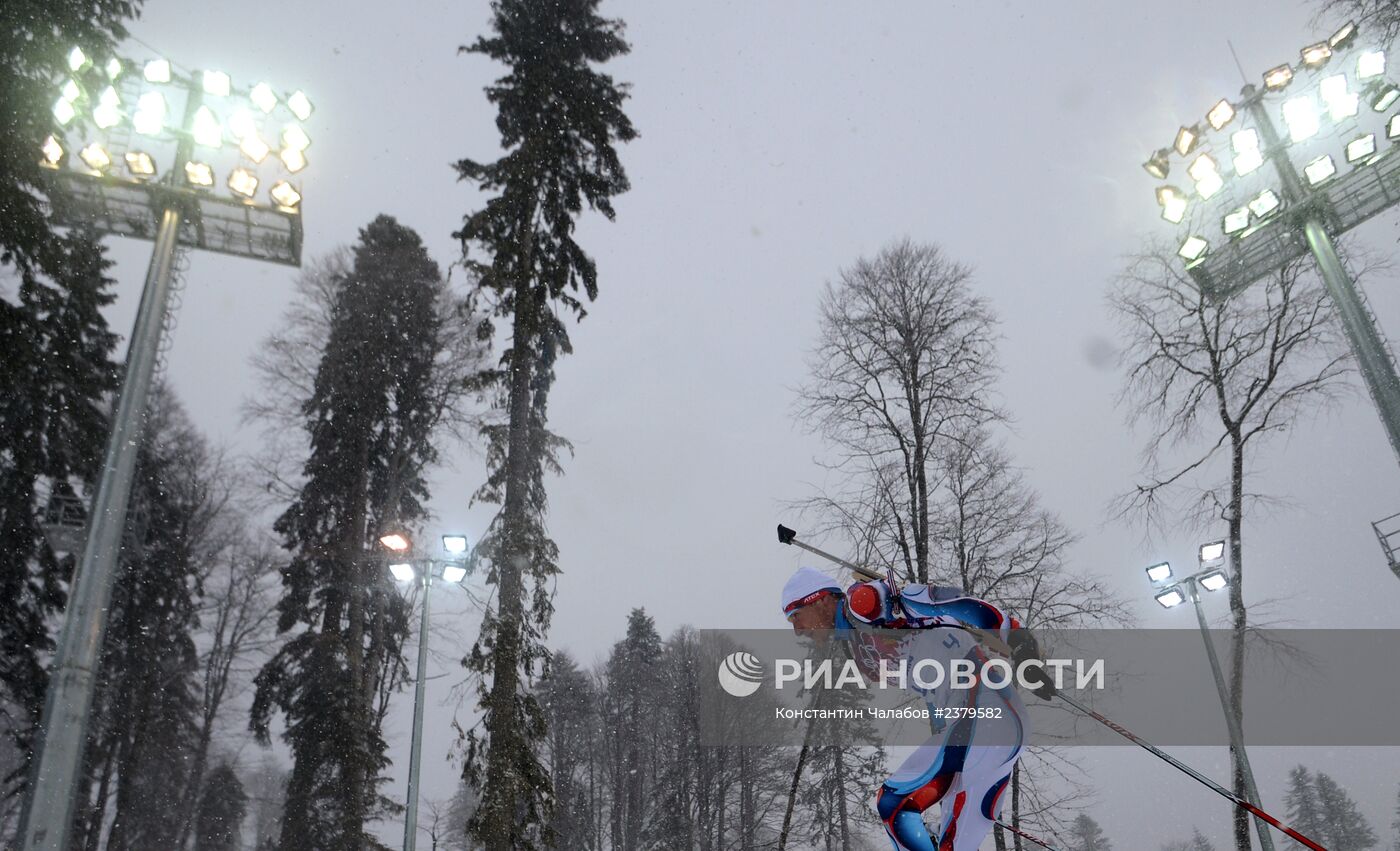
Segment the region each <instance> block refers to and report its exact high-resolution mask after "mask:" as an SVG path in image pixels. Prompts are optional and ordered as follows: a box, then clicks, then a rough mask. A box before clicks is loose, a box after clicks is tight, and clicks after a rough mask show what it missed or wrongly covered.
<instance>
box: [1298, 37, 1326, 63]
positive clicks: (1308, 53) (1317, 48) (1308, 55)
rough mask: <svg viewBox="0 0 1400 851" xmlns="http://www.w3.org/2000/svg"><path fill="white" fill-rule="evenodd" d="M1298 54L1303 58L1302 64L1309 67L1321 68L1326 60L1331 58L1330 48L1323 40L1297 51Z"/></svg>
mask: <svg viewBox="0 0 1400 851" xmlns="http://www.w3.org/2000/svg"><path fill="white" fill-rule="evenodd" d="M1298 55H1299V57H1300V58H1302V60H1303V64H1304V65H1306V66H1308V67H1309V68H1321V67H1322V66H1323V65H1326V64H1327V60H1328V59H1331V58H1332V48H1331V46H1329V45H1328V44H1327V42H1325V41H1319V42H1318V43H1317V44H1310V45H1308V46H1307V47H1305V48H1303V49H1302V50H1300V51H1298Z"/></svg>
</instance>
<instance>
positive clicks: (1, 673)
mask: <svg viewBox="0 0 1400 851" xmlns="http://www.w3.org/2000/svg"><path fill="white" fill-rule="evenodd" d="M58 241H59V242H60V243H63V244H64V245H65V252H66V254H67V257H68V263H67V265H65V266H62V267H61V268H60V269H59V274H58V276H57V277H56V278H47V277H44V276H40V275H26V276H24V277H23V278H22V280H21V283H20V286H19V288H18V292H17V293H16V294H15V295H16V298H15V300H14V301H13V302H12V301H9V300H7V299H5V298H0V730H3V734H4V735H7V736H9V737H10V738H11V739H12V740H13V741H14V743H15V745H16V746H17V748H18V751H19V753H20V754H21V755H23V756H24V758H25V761H26V763H27V760H28V758H29V756H31V755H32V747H33V745H34V742H33V732H34V727H35V725H36V724H37V723H38V718H39V712H40V710H41V709H42V707H43V700H44V689H45V688H46V687H47V684H48V673H47V671H46V670H45V669H44V666H43V663H42V657H43V656H44V655H46V654H47V653H49V652H51V651H52V650H53V648H54V636H52V635H51V634H50V631H49V627H48V621H49V619H50V618H52V617H53V616H55V615H56V613H57V612H58V611H60V610H61V609H62V607H63V604H64V600H65V595H64V587H65V586H64V579H65V577H66V574H67V572H68V570H71V566H70V565H71V560H72V558H71V557H69V558H68V559H67V561H68V562H69V563H70V564H69V565H61V564H60V562H59V559H58V556H57V555H56V554H55V553H54V551H53V549H52V548H51V547H50V546H49V543H48V541H47V540H46V539H45V537H44V534H43V527H42V525H41V520H42V516H43V511H44V508H45V506H43V505H41V504H40V493H41V488H42V486H43V485H45V484H47V486H48V488H49V489H50V490H54V489H59V490H70V491H71V486H72V485H77V486H78V487H80V486H81V485H80V483H79V482H78V481H76V480H77V479H82V478H88V477H90V476H92V475H93V474H95V472H96V470H97V466H98V464H99V463H100V459H101V457H102V449H103V445H104V443H105V439H106V422H107V419H106V414H105V413H104V410H103V401H104V398H105V396H106V394H107V393H108V392H109V391H110V390H112V389H113V387H114V386H115V384H116V372H117V369H116V365H115V364H114V363H113V362H112V360H111V356H112V349H113V347H114V346H115V344H116V337H115V335H113V334H112V333H111V332H110V331H109V330H108V329H107V322H106V320H105V319H103V317H102V313H101V309H102V307H103V306H104V305H106V304H108V303H109V302H110V301H111V300H112V296H111V294H110V287H111V284H112V281H111V279H110V278H109V277H107V269H108V267H109V266H111V261H109V260H107V259H106V258H105V257H104V256H103V251H102V248H101V246H100V245H98V244H97V242H96V240H95V239H93V238H92V237H91V235H88V234H71V235H68V236H64V237H60V238H58ZM70 479H73V480H74V481H72V482H71V483H70ZM25 776H26V775H25V771H24V770H23V766H21V769H20V770H19V771H16V772H15V773H14V774H13V775H12V776H10V777H5V778H0V788H2V789H3V794H14V793H15V792H16V791H17V790H18V789H19V788H20V786H21V784H22V782H23V780H24V778H25Z"/></svg>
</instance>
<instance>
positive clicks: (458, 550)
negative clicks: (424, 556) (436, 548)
mask: <svg viewBox="0 0 1400 851" xmlns="http://www.w3.org/2000/svg"><path fill="white" fill-rule="evenodd" d="M442 548H443V550H444V551H446V552H448V553H451V554H452V555H461V554H462V553H464V552H466V551H467V536H466V535H443V536H442Z"/></svg>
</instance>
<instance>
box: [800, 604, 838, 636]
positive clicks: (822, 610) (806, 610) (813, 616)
mask: <svg viewBox="0 0 1400 851" xmlns="http://www.w3.org/2000/svg"><path fill="white" fill-rule="evenodd" d="M836 601H837V598H836V597H835V596H833V595H830V594H828V595H827V596H825V597H822V598H821V599H820V600H818V601H817V602H815V603H812V604H811V605H807V606H803V607H802V608H800V609H796V610H794V611H793V612H792V613H791V614H789V615H788V622H789V623H791V624H792V631H793V632H795V633H797V634H798V635H801V636H809V635H812V634H814V633H819V632H821V631H823V630H832V629H835V628H836Z"/></svg>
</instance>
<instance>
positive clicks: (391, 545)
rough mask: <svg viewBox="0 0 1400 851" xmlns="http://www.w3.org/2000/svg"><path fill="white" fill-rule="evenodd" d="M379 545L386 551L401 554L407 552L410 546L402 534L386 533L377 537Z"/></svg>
mask: <svg viewBox="0 0 1400 851" xmlns="http://www.w3.org/2000/svg"><path fill="white" fill-rule="evenodd" d="M379 545H380V546H382V547H384V549H386V550H392V551H394V552H396V553H401V552H403V551H405V550H407V549H408V548H409V547H410V546H412V544H410V543H409V540H408V536H407V535H405V534H403V533H402V532H387V533H385V534H383V535H380V536H379Z"/></svg>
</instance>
